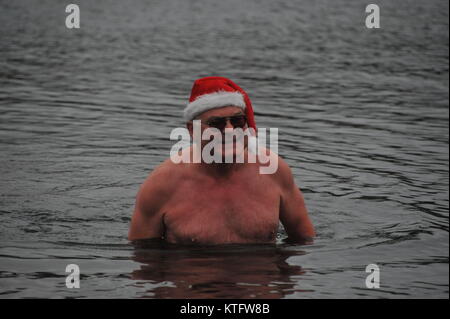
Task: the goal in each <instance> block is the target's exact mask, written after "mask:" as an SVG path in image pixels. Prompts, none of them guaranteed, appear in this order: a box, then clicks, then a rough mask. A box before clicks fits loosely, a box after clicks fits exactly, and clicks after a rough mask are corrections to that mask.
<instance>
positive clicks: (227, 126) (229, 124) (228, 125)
mask: <svg viewBox="0 0 450 319" xmlns="http://www.w3.org/2000/svg"><path fill="white" fill-rule="evenodd" d="M225 128H232V129H234V126H233V125H232V124H231V122H230V119H227V125H226V126H225Z"/></svg>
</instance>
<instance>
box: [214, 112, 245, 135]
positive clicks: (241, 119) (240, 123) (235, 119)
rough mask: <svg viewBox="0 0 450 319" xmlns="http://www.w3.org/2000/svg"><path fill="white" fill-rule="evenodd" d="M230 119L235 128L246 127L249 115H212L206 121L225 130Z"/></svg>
mask: <svg viewBox="0 0 450 319" xmlns="http://www.w3.org/2000/svg"><path fill="white" fill-rule="evenodd" d="M228 121H230V123H231V125H233V128H244V126H245V125H246V124H247V117H246V116H245V115H235V116H227V117H212V118H210V119H208V120H207V121H206V124H207V125H208V126H210V127H214V128H216V129H218V130H219V131H221V132H223V131H224V130H225V127H226V126H227V122H228Z"/></svg>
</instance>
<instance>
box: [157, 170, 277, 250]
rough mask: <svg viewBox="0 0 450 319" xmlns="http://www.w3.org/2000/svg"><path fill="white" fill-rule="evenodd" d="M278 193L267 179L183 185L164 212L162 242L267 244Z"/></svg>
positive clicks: (274, 227) (272, 230) (274, 221)
mask: <svg viewBox="0 0 450 319" xmlns="http://www.w3.org/2000/svg"><path fill="white" fill-rule="evenodd" d="M279 205H280V192H279V190H278V188H277V187H275V185H273V184H272V183H271V182H270V180H268V179H262V180H261V179H257V180H244V181H242V180H235V181H231V182H228V183H226V184H222V183H194V182H193V183H185V184H184V185H183V187H181V188H180V189H178V190H177V191H176V193H175V194H174V196H172V198H171V200H170V202H169V203H167V205H166V208H165V211H164V224H165V227H166V235H165V236H166V239H167V240H168V241H170V242H176V243H185V242H189V243H193V242H195V243H205V244H216V243H245V242H271V241H273V240H274V239H275V236H276V231H277V229H278V220H279Z"/></svg>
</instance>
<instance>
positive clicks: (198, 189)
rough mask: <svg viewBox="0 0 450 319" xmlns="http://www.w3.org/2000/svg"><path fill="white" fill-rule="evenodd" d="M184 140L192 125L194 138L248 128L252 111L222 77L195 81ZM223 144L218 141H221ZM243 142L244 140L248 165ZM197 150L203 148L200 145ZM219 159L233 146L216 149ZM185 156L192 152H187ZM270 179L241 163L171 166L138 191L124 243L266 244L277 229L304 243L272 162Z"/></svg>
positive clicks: (285, 171)
mask: <svg viewBox="0 0 450 319" xmlns="http://www.w3.org/2000/svg"><path fill="white" fill-rule="evenodd" d="M184 115H185V120H186V123H187V124H186V125H187V128H188V130H189V132H190V134H191V135H192V133H193V122H192V121H193V120H200V121H201V131H202V133H203V131H204V130H206V129H207V128H216V129H218V130H219V131H220V132H222V133H223V132H224V131H225V129H227V128H229V129H243V130H246V129H247V128H253V129H254V130H256V125H255V121H254V115H253V109H252V105H251V102H250V99H249V98H248V95H247V94H246V93H245V91H244V90H242V89H241V88H240V87H239V86H238V85H236V84H235V83H234V82H232V81H231V80H229V79H226V78H222V77H206V78H202V79H199V80H196V81H195V83H194V86H193V88H192V92H191V97H190V99H189V104H188V105H187V107H186V108H185V110H184ZM224 141H225V140H224ZM248 142H249V140H248V139H247V138H246V139H244V142H243V144H244V148H243V149H244V153H245V154H244V156H245V158H248V154H249V152H250V150H249V143H248ZM201 145H202V146H201V147H202V148H203V147H204V145H205V144H204V143H203V142H202V144H201ZM221 146H222V147H221V152H222V154H221V155H222V156H225V154H226V153H227V152H228V153H229V152H232V153H233V154H232V155H233V158H236V156H237V155H238V154H236V152H237V150H236V146H235V145H232V146H231V148H230V145H228V144H226V143H222V145H221ZM188 152H189V153H190V155H192V154H193V152H194V151H193V149H192V147H191V148H189V150H188ZM266 154H267V155H268V156H269V157H270V158H271V159H273V160H277V161H278V168H277V170H276V171H275V172H274V173H273V174H261V173H260V167H261V166H262V165H263V164H262V163H261V161H260V160H258V159H257V160H256V161H255V162H250V161H244V163H236V162H233V163H210V164H208V163H206V162H205V161H203V160H201V161H200V163H195V162H194V163H186V162H183V163H178V164H176V163H174V162H173V161H172V160H171V159H168V160H166V161H165V162H164V163H162V164H161V165H160V166H158V167H157V168H156V169H155V170H154V171H153V172H152V173H151V174H150V175H149V177H148V178H147V179H146V180H145V182H144V183H143V184H142V185H141V188H140V190H139V192H138V194H137V198H136V204H135V209H134V213H133V217H132V219H131V227H130V231H129V235H128V238H129V240H137V239H150V238H160V239H164V240H166V241H167V242H170V243H198V244H226V243H273V242H275V239H276V233H277V230H278V224H279V221H281V223H282V224H283V226H284V228H285V230H286V232H287V234H288V237H289V240H291V241H295V242H299V243H305V242H309V241H311V240H312V238H313V237H314V236H315V232H314V227H313V225H312V223H311V221H310V219H309V217H308V213H307V209H306V206H305V202H304V198H303V195H302V193H301V191H300V189H299V188H298V187H297V186H296V185H295V182H294V178H293V176H292V173H291V170H290V168H289V166H288V165H287V164H286V162H284V161H283V160H282V159H281V158H280V157H279V156H278V155H277V154H275V153H273V152H271V151H269V150H266Z"/></svg>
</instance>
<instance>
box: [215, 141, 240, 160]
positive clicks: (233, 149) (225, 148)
mask: <svg viewBox="0 0 450 319" xmlns="http://www.w3.org/2000/svg"><path fill="white" fill-rule="evenodd" d="M244 149H245V146H244V145H242V144H240V145H236V144H222V149H221V154H220V155H221V156H222V159H223V160H224V161H225V158H227V157H228V158H232V159H233V162H235V161H236V157H238V156H242V155H243V153H244Z"/></svg>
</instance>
